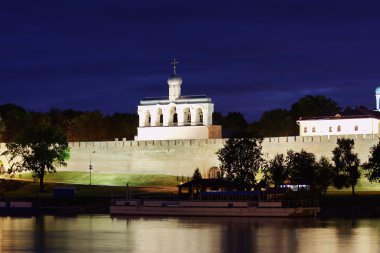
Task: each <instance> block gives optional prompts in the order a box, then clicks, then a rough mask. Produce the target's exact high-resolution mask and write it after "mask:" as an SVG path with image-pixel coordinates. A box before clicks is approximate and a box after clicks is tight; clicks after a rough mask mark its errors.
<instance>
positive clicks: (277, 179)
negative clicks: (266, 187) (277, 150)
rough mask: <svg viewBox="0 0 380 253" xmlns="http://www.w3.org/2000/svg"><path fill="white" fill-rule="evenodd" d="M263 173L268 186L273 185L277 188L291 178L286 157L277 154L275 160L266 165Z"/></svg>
mask: <svg viewBox="0 0 380 253" xmlns="http://www.w3.org/2000/svg"><path fill="white" fill-rule="evenodd" d="M262 172H263V174H264V181H265V182H266V183H267V184H268V183H269V184H273V185H274V186H275V187H278V186H279V185H280V184H282V183H283V182H284V180H285V179H286V178H288V177H289V174H288V170H287V168H286V164H285V157H284V155H283V154H276V155H275V156H274V158H273V159H271V160H269V161H268V163H266V164H264V166H263V169H262Z"/></svg>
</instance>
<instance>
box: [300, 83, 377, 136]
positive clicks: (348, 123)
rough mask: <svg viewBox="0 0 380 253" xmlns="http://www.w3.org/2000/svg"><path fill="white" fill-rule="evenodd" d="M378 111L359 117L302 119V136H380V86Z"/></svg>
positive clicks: (361, 114)
mask: <svg viewBox="0 0 380 253" xmlns="http://www.w3.org/2000/svg"><path fill="white" fill-rule="evenodd" d="M375 92H376V110H375V111H370V110H362V111H361V112H360V113H359V114H357V115H340V114H337V115H334V116H322V117H302V118H300V119H299V120H297V124H298V125H299V132H300V136H326V135H327V136H329V135H352V134H354V135H355V134H372V135H373V134H379V133H380V131H379V128H380V86H379V87H377V88H376V90H375Z"/></svg>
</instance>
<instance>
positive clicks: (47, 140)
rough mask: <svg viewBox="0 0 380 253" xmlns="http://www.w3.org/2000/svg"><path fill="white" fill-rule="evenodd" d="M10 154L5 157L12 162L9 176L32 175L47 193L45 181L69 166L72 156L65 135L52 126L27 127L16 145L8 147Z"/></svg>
mask: <svg viewBox="0 0 380 253" xmlns="http://www.w3.org/2000/svg"><path fill="white" fill-rule="evenodd" d="M6 148H7V150H6V151H4V152H3V153H2V155H4V156H7V157H8V158H9V162H10V164H11V167H10V168H9V169H8V173H10V174H12V175H14V173H16V172H21V171H24V170H25V171H31V172H32V176H33V178H34V179H35V180H37V181H39V183H40V191H41V192H42V191H43V190H44V177H45V175H46V174H47V173H53V172H55V171H56V167H58V166H66V162H65V160H66V159H67V158H68V156H69V147H68V143H67V139H66V135H65V134H64V133H63V132H62V131H60V130H59V129H58V128H56V127H53V126H44V125H38V126H32V127H27V128H25V130H24V131H23V132H22V133H21V134H20V135H19V136H18V137H17V138H16V140H15V142H12V143H7V144H6Z"/></svg>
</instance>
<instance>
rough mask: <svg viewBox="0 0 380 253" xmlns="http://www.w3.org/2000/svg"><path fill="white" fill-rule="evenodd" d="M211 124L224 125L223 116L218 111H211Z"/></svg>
mask: <svg viewBox="0 0 380 253" xmlns="http://www.w3.org/2000/svg"><path fill="white" fill-rule="evenodd" d="M212 124H214V125H220V126H223V125H224V117H223V115H222V114H221V113H220V112H213V114H212Z"/></svg>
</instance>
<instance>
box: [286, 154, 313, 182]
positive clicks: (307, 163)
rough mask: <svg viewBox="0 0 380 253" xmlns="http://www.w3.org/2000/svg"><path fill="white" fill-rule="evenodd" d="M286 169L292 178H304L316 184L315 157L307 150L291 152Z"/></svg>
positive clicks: (287, 157) (287, 158)
mask: <svg viewBox="0 0 380 253" xmlns="http://www.w3.org/2000/svg"><path fill="white" fill-rule="evenodd" d="M286 168H287V170H288V171H289V176H290V177H303V178H306V179H308V180H310V182H311V183H313V184H314V180H315V155H314V154H313V153H308V152H306V151H305V150H301V152H294V151H293V150H289V151H288V153H287V156H286Z"/></svg>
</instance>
